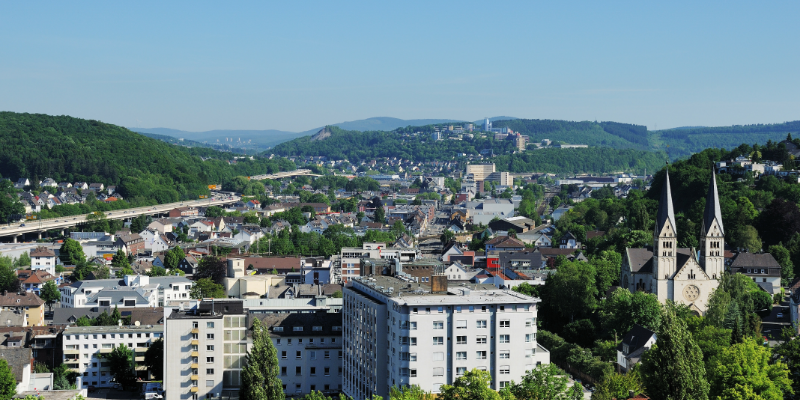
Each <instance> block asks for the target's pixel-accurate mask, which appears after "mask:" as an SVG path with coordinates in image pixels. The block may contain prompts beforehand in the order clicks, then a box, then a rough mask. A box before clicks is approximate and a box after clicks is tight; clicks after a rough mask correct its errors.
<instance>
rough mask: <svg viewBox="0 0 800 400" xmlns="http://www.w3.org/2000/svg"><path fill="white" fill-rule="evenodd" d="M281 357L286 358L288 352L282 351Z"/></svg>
mask: <svg viewBox="0 0 800 400" xmlns="http://www.w3.org/2000/svg"><path fill="white" fill-rule="evenodd" d="M281 358H283V359H284V360H285V359H286V352H285V351H282V352H281Z"/></svg>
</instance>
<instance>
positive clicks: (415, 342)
mask: <svg viewBox="0 0 800 400" xmlns="http://www.w3.org/2000/svg"><path fill="white" fill-rule="evenodd" d="M408 339H409V340H410V341H411V343H410V344H411V346H416V345H417V338H415V337H412V338H408ZM341 354H342V352H341V351H340V352H339V358H342V356H341Z"/></svg>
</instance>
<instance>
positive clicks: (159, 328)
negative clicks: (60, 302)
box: [64, 325, 164, 335]
mask: <svg viewBox="0 0 800 400" xmlns="http://www.w3.org/2000/svg"><path fill="white" fill-rule="evenodd" d="M152 332H164V325H139V326H135V325H123V326H68V327H66V328H64V334H65V335H82V334H94V333H152Z"/></svg>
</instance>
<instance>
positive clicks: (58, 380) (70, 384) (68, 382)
mask: <svg viewBox="0 0 800 400" xmlns="http://www.w3.org/2000/svg"><path fill="white" fill-rule="evenodd" d="M77 374H78V373H77V372H72V370H71V369H69V368H67V365H66V364H64V363H61V364H58V365H56V366H55V367H54V368H53V388H54V389H55V390H70V389H75V378H76V375H77Z"/></svg>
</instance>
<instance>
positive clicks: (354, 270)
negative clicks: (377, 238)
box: [331, 243, 420, 284]
mask: <svg viewBox="0 0 800 400" xmlns="http://www.w3.org/2000/svg"><path fill="white" fill-rule="evenodd" d="M419 257H420V254H419V250H417V249H400V248H393V247H389V248H387V247H386V243H364V244H363V245H362V246H361V247H343V248H342V249H341V251H340V252H339V257H338V258H337V259H335V260H332V262H333V263H334V268H333V275H334V276H333V278H332V280H331V283H340V284H341V283H344V282H348V281H349V280H350V279H352V278H354V277H357V276H360V275H361V269H360V268H361V259H362V258H371V259H383V260H393V259H399V260H400V261H401V262H409V261H414V260H416V259H417V258H419ZM337 264H338V265H337Z"/></svg>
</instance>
